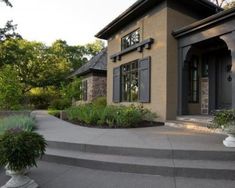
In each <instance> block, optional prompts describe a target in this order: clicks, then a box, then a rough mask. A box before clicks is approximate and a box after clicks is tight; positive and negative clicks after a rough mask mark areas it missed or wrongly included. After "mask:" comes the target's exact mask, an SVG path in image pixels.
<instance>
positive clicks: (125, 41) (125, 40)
mask: <svg viewBox="0 0 235 188" xmlns="http://www.w3.org/2000/svg"><path fill="white" fill-rule="evenodd" d="M139 42H140V30H139V29H137V30H135V31H133V32H131V33H129V34H128V35H126V36H124V37H122V41H121V45H122V50H125V49H127V48H129V47H131V46H134V45H135V44H137V43H139Z"/></svg>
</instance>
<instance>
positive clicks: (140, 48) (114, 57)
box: [110, 38, 154, 62]
mask: <svg viewBox="0 0 235 188" xmlns="http://www.w3.org/2000/svg"><path fill="white" fill-rule="evenodd" d="M153 43H154V39H153V38H149V39H146V40H144V41H142V42H140V43H138V44H135V45H134V46H131V47H129V48H127V49H125V50H123V51H121V52H118V53H116V54H114V55H112V56H110V59H111V60H112V61H113V62H116V61H121V60H122V56H124V55H125V54H128V53H130V52H132V51H138V52H140V53H141V52H143V50H144V49H147V50H150V49H151V46H152V44H153Z"/></svg>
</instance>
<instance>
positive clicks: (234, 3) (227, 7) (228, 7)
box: [223, 0, 235, 9]
mask: <svg viewBox="0 0 235 188" xmlns="http://www.w3.org/2000/svg"><path fill="white" fill-rule="evenodd" d="M233 7H235V0H233V1H231V2H229V3H228V4H226V5H225V6H224V7H223V8H224V9H230V8H233Z"/></svg>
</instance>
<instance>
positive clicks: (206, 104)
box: [201, 78, 209, 115]
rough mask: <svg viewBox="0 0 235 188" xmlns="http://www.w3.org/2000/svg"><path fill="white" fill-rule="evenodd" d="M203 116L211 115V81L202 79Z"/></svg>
mask: <svg viewBox="0 0 235 188" xmlns="http://www.w3.org/2000/svg"><path fill="white" fill-rule="evenodd" d="M201 114H204V115H208V114H209V80H208V78H202V79H201Z"/></svg>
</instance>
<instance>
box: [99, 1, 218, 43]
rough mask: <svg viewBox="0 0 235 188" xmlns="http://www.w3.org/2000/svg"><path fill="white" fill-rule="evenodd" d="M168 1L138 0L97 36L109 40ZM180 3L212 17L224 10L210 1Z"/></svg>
mask: <svg viewBox="0 0 235 188" xmlns="http://www.w3.org/2000/svg"><path fill="white" fill-rule="evenodd" d="M163 1H168V0H137V1H136V2H135V3H134V4H133V5H131V6H130V7H129V8H128V9H127V10H126V11H124V12H123V13H122V14H121V15H119V16H118V17H117V18H116V19H114V20H113V21H112V22H110V23H109V24H108V25H107V26H106V27H104V28H103V29H102V30H101V31H99V32H98V33H97V34H96V35H95V36H96V37H97V38H100V39H106V40H107V39H108V38H109V37H110V36H111V35H112V34H113V33H115V32H117V31H118V30H119V29H120V28H122V27H125V26H126V25H127V24H128V23H130V22H131V21H133V20H134V19H136V18H138V17H140V16H142V15H143V14H144V13H146V12H147V11H149V10H150V9H152V8H153V7H155V6H156V5H158V4H159V3H161V2H163ZM177 1H178V2H179V3H185V4H187V5H190V6H192V7H193V8H194V9H195V10H196V8H197V10H198V11H199V13H200V12H201V13H203V14H206V15H207V16H210V15H212V14H215V13H216V12H217V11H218V10H222V9H221V8H220V7H218V6H216V5H215V4H213V3H211V2H210V1H208V0H177Z"/></svg>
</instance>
